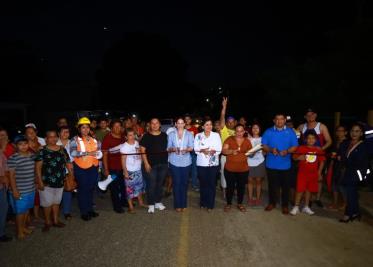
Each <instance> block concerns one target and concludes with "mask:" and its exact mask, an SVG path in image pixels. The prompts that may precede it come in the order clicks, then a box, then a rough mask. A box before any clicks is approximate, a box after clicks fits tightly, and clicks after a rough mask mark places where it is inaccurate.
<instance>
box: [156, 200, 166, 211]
mask: <svg viewBox="0 0 373 267" xmlns="http://www.w3.org/2000/svg"><path fill="white" fill-rule="evenodd" d="M155 208H156V209H159V210H164V209H166V207H165V205H163V204H162V203H161V202H159V203H155Z"/></svg>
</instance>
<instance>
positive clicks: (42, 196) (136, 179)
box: [0, 98, 371, 241]
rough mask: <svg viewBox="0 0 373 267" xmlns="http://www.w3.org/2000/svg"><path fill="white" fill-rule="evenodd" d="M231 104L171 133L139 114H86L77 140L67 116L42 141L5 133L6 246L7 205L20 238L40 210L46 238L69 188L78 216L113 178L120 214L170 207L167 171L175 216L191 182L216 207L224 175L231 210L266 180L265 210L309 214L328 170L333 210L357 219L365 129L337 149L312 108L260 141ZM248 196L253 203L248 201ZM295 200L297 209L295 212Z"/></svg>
mask: <svg viewBox="0 0 373 267" xmlns="http://www.w3.org/2000/svg"><path fill="white" fill-rule="evenodd" d="M227 103H228V100H227V98H224V99H223V102H222V110H221V114H220V120H218V121H215V122H214V121H212V120H211V119H210V118H206V119H205V120H204V121H203V122H202V123H201V124H200V127H199V128H197V127H195V126H194V125H193V124H192V118H191V116H190V115H186V116H183V117H178V118H177V119H176V120H175V126H174V127H171V128H170V129H169V130H167V133H165V132H162V131H161V124H160V120H159V119H158V118H152V119H151V120H150V121H149V124H148V125H147V126H146V129H144V128H143V127H141V126H140V125H139V124H138V120H137V117H136V116H135V117H132V118H128V119H126V120H125V121H121V120H116V119H113V120H111V121H110V122H108V121H107V120H105V119H104V120H101V121H100V122H99V129H94V128H95V127H96V126H94V125H92V121H91V120H90V119H89V118H86V117H83V118H80V120H79V121H78V123H77V134H76V136H74V137H71V136H70V131H71V129H70V128H69V126H68V124H67V121H66V119H60V120H59V121H58V130H49V131H47V132H46V135H45V139H44V138H40V137H38V136H37V129H36V126H35V125H34V124H32V123H31V124H27V125H26V127H25V132H24V134H23V135H18V136H16V137H15V139H14V140H13V142H12V143H11V142H9V140H8V135H7V132H6V130H5V129H0V152H1V153H0V241H8V240H10V238H9V237H7V236H6V235H5V232H4V229H5V222H6V218H7V214H8V206H9V207H10V210H11V213H13V214H15V222H16V228H17V238H18V239H24V238H25V236H27V235H29V234H31V232H32V230H33V227H32V224H31V219H30V214H29V212H30V211H33V212H32V213H33V217H34V218H36V219H38V218H39V208H40V206H41V207H42V208H43V211H44V227H43V229H42V231H43V232H48V231H49V230H50V228H51V227H57V228H62V227H64V226H65V224H64V223H63V222H61V221H60V219H59V218H60V216H59V213H60V206H62V209H63V214H64V216H65V219H66V220H70V219H71V218H72V216H71V205H72V204H71V203H72V198H73V190H74V191H77V201H78V206H79V209H80V216H81V219H82V220H84V221H90V220H91V219H92V218H95V217H97V216H99V214H98V213H97V212H96V211H95V210H94V192H95V191H96V190H97V183H98V181H99V180H100V179H101V178H100V177H101V176H102V177H103V179H105V178H106V177H108V176H109V175H110V177H113V179H112V182H111V183H110V185H109V188H110V191H111V200H112V205H113V209H114V211H115V212H117V213H123V212H124V209H123V207H128V212H129V213H135V212H136V211H135V206H138V207H139V208H145V209H147V211H148V213H154V212H155V211H156V210H164V209H166V207H165V205H164V204H163V203H162V197H163V187H164V184H165V180H166V177H167V176H168V175H170V176H171V177H172V179H171V181H172V192H173V207H174V209H175V211H176V212H183V211H185V210H186V209H187V207H188V184H189V181H190V180H191V183H192V188H193V189H195V190H196V191H199V192H200V201H199V206H200V208H201V209H206V210H207V211H208V212H210V211H211V210H212V209H213V208H214V207H215V194H216V185H217V180H218V179H219V178H220V185H221V189H222V192H223V197H224V199H225V200H226V205H225V206H224V211H225V212H230V211H231V210H232V202H233V198H234V196H235V195H236V202H237V205H236V207H237V209H238V210H239V211H241V212H245V211H246V207H247V206H249V207H261V206H262V202H263V200H262V183H263V179H264V178H265V177H266V178H267V179H268V195H269V200H268V205H266V207H265V211H271V210H273V209H274V208H275V207H276V205H277V203H278V199H277V198H278V194H279V192H280V191H281V202H280V203H281V208H282V213H283V214H285V215H287V214H289V213H290V214H291V215H297V214H298V213H299V212H300V211H302V212H303V213H306V214H308V215H312V214H314V211H313V210H311V200H312V196H314V201H313V202H314V203H316V204H317V205H319V206H322V203H321V199H320V197H321V191H322V185H323V181H325V177H326V176H327V175H326V173H329V174H330V176H331V179H330V180H331V181H330V187H331V188H332V190H333V203H332V205H331V206H330V207H331V208H336V207H337V205H338V197H339V195H342V196H343V199H344V202H345V213H344V216H343V218H341V219H340V222H349V221H353V220H355V219H360V216H361V215H360V211H359V204H358V194H357V186H358V184H359V183H360V182H361V181H362V180H364V179H365V178H366V177H367V176H368V175H369V172H370V170H369V156H370V155H369V154H371V151H368V148H367V146H366V144H365V142H364V138H363V137H364V131H363V128H362V126H361V125H359V124H354V125H352V127H351V130H350V132H349V137H348V131H347V129H346V128H345V127H343V126H339V127H337V128H336V140H335V142H334V145H333V147H332V148H331V146H332V144H333V142H332V138H331V136H330V134H329V131H328V128H327V127H326V126H325V125H324V124H322V123H319V122H317V120H316V118H317V113H316V112H315V111H314V110H311V109H309V110H307V111H306V114H305V120H306V123H304V124H302V125H300V126H299V127H298V128H297V129H295V128H294V127H293V125H292V124H291V121H289V120H288V121H287V116H286V114H283V113H276V114H275V116H274V125H273V126H272V127H270V128H268V129H267V130H266V131H264V133H263V135H262V128H261V125H260V124H259V123H257V122H255V123H253V124H252V125H251V126H250V127H248V126H247V125H246V123H247V122H246V120H245V118H243V117H242V118H240V120H239V121H236V119H235V118H234V117H232V116H227V115H226V111H227ZM326 170H328V171H326ZM331 170H332V171H331ZM67 179H69V180H70V181H75V182H76V188H73V189H71V188H69V189H68V188H66V181H67ZM291 188H292V189H293V191H292V190H291ZM254 189H255V192H254ZM245 192H247V193H248V198H247V199H248V200H247V204H248V205H244V195H245ZM144 195H145V196H146V204H145V201H144V199H143V197H144ZM289 198H290V202H292V204H293V207H292V209H291V211H290V212H289ZM135 199H136V201H137V202H136V203H137V204H136V205H135V203H134V202H133V201H134V200H135ZM8 201H9V204H8ZM301 205H303V207H302V208H300V206H301Z"/></svg>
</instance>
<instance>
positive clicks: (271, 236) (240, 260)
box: [0, 192, 373, 267]
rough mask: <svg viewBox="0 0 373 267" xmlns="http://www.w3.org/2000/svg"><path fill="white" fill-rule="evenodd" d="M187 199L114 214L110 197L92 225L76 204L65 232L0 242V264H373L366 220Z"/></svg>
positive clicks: (100, 206)
mask: <svg viewBox="0 0 373 267" xmlns="http://www.w3.org/2000/svg"><path fill="white" fill-rule="evenodd" d="M189 196H190V197H189V203H190V208H189V210H188V211H187V212H185V213H183V214H178V213H176V212H174V211H173V210H171V209H169V210H167V211H163V212H158V213H156V214H154V215H148V214H147V213H146V210H139V211H138V212H137V214H133V215H132V214H116V213H114V212H112V211H111V207H110V201H109V195H108V194H107V195H106V196H105V199H97V206H98V211H99V212H100V217H98V218H96V219H94V220H93V221H91V222H84V221H82V220H80V219H78V218H77V216H78V215H77V210H76V207H75V214H76V218H74V219H73V220H72V221H71V222H68V225H67V227H66V228H65V229H56V228H53V229H51V231H50V232H49V233H41V230H40V228H41V225H40V226H39V228H38V229H36V231H35V233H33V234H32V236H31V237H29V238H28V239H27V240H25V241H23V242H20V241H13V242H11V243H9V244H0V260H1V261H0V266H2V267H6V266H90V267H93V266H302V267H306V266H318V267H321V266H323V267H324V266H373V253H372V251H373V227H372V226H371V225H369V224H367V223H365V222H353V223H349V224H340V223H338V222H337V220H336V218H337V216H339V215H337V214H335V213H332V212H328V211H323V210H319V211H318V215H315V216H306V215H299V216H296V217H291V216H283V215H282V214H281V213H280V211H279V210H274V211H272V212H269V213H268V212H264V211H263V210H261V209H260V210H253V209H250V210H249V211H248V212H246V213H241V212H239V211H237V210H236V209H233V210H232V211H231V212H230V213H224V212H223V210H222V207H223V202H222V201H221V200H220V196H218V197H217V198H218V201H217V202H218V203H217V208H216V209H215V210H214V211H213V212H211V213H207V212H206V211H204V210H200V209H199V208H198V194H197V193H195V192H190V193H189ZM171 200H172V199H167V200H166V201H165V203H166V204H168V207H171ZM13 230H14V229H12V228H9V231H13Z"/></svg>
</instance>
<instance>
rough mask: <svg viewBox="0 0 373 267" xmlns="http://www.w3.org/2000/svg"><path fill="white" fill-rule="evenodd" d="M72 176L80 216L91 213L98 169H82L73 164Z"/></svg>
mask: <svg viewBox="0 0 373 267" xmlns="http://www.w3.org/2000/svg"><path fill="white" fill-rule="evenodd" d="M74 175H75V178H76V182H77V184H78V204H79V209H80V214H81V215H88V213H89V212H91V211H93V191H94V190H95V188H96V186H97V176H98V168H97V167H95V166H92V167H90V168H88V169H82V168H80V167H79V166H78V165H76V164H74Z"/></svg>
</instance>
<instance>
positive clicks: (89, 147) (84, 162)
mask: <svg viewBox="0 0 373 267" xmlns="http://www.w3.org/2000/svg"><path fill="white" fill-rule="evenodd" d="M75 142H76V144H77V151H79V152H93V151H97V141H96V139H94V138H92V137H91V138H89V141H87V139H86V138H81V137H76V138H75ZM74 162H75V163H76V164H77V165H78V166H79V167H80V168H82V169H88V168H90V167H92V165H94V166H96V167H97V166H98V159H97V158H96V157H94V156H82V157H76V158H74Z"/></svg>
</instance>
